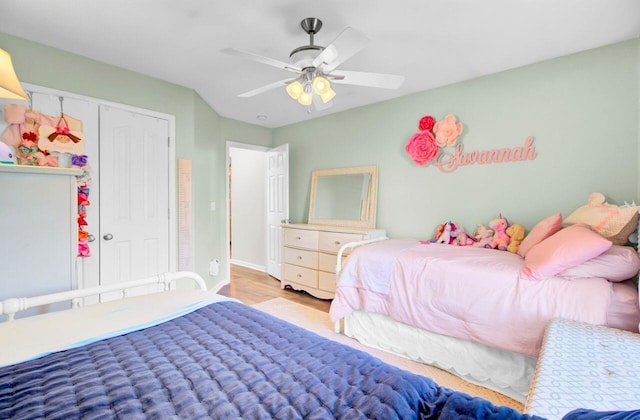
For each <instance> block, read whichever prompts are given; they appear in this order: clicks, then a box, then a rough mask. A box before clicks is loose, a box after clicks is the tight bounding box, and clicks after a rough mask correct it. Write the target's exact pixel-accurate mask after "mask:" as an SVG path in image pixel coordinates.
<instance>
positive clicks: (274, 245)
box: [226, 141, 289, 279]
mask: <svg viewBox="0 0 640 420" xmlns="http://www.w3.org/2000/svg"><path fill="white" fill-rule="evenodd" d="M226 149H227V151H226V157H227V160H226V163H227V164H226V181H227V182H226V209H227V215H228V217H227V229H226V234H227V235H226V237H227V245H228V246H227V272H228V273H229V275H230V276H231V264H234V265H239V266H243V267H247V268H251V269H254V270H258V271H262V272H266V273H268V274H269V275H270V276H272V277H275V278H276V279H280V278H281V266H282V261H281V249H282V245H281V237H282V228H281V225H282V223H288V220H289V145H288V144H283V145H280V146H278V147H275V148H272V149H270V148H267V147H262V146H255V145H250V144H244V143H236V142H230V141H228V142H227V148H226ZM232 249H233V251H232ZM230 279H231V277H230Z"/></svg>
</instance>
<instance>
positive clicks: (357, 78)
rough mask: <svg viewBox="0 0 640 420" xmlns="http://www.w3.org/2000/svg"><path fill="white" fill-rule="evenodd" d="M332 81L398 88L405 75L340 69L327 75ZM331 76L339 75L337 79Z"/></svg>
mask: <svg viewBox="0 0 640 420" xmlns="http://www.w3.org/2000/svg"><path fill="white" fill-rule="evenodd" d="M327 76H328V77H329V79H330V80H331V81H332V83H340V84H345V85H356V86H369V87H375V88H382V89H398V88H399V87H400V86H402V83H404V76H398V75H395V74H382V73H369V72H362V71H346V70H340V71H336V72H333V73H331V74H329V75H327ZM331 76H337V77H336V78H335V79H334V78H332V77H331Z"/></svg>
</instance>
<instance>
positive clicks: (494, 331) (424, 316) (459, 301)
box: [330, 239, 639, 357]
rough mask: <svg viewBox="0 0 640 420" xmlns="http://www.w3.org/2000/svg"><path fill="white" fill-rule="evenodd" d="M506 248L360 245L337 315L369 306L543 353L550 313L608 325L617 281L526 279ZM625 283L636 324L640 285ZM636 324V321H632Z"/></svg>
mask: <svg viewBox="0 0 640 420" xmlns="http://www.w3.org/2000/svg"><path fill="white" fill-rule="evenodd" d="M523 265H524V259H523V258H521V257H520V256H518V255H516V254H512V253H510V252H506V251H497V250H492V249H484V248H473V247H457V246H451V245H443V244H426V245H424V244H420V243H419V242H418V241H415V240H393V239H392V240H387V241H382V242H377V243H373V244H369V245H366V246H362V247H360V248H357V249H356V250H355V251H354V252H353V254H352V255H351V256H350V257H349V260H348V261H347V263H346V265H345V267H344V270H343V271H342V274H341V277H340V281H339V283H338V290H337V291H336V295H335V298H334V300H333V303H332V304H331V310H330V316H331V319H332V320H333V321H336V320H338V319H340V318H343V317H345V316H346V315H348V314H349V313H351V312H352V311H355V310H359V309H363V310H366V311H369V312H376V313H380V314H383V315H387V316H389V317H391V318H393V319H395V320H396V321H400V322H403V323H405V324H409V325H413V326H416V327H418V328H421V329H424V330H427V331H431V332H434V333H438V334H444V335H448V336H452V337H457V338H461V339H465V340H469V341H474V342H478V343H483V344H486V345H489V346H492V347H496V348H500V349H504V350H509V351H513V352H516V353H521V354H525V355H529V356H533V357H537V356H538V353H539V351H540V346H541V343H542V337H543V334H544V328H545V326H546V324H547V322H548V321H550V320H551V319H552V318H567V319H572V320H576V321H583V322H587V323H591V324H597V325H607V312H608V310H609V306H610V303H611V301H612V300H615V299H612V294H613V284H612V283H611V282H609V281H607V280H605V279H601V278H584V279H576V280H571V279H566V278H561V277H553V278H549V279H546V280H544V281H530V280H521V279H520V278H519V273H520V269H521V268H522V266H523ZM616 286H618V287H621V286H624V293H626V295H627V296H626V298H625V299H627V300H629V299H632V300H633V299H635V300H633V301H632V302H631V305H627V306H630V307H631V308H634V307H635V309H631V311H635V314H632V317H634V320H633V321H632V322H635V325H636V328H637V320H638V316H639V315H638V309H637V306H638V304H637V302H638V301H637V290H634V289H633V287H631V286H628V285H621V284H616ZM630 325H633V324H632V323H631V324H630Z"/></svg>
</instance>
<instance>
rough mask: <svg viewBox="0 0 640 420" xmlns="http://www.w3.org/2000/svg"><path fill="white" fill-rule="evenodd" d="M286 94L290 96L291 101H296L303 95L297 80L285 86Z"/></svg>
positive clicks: (300, 84) (302, 89) (302, 88)
mask: <svg viewBox="0 0 640 420" xmlns="http://www.w3.org/2000/svg"><path fill="white" fill-rule="evenodd" d="M287 93H288V94H289V96H291V99H298V98H300V95H302V94H303V93H304V87H302V83H300V82H299V81H298V80H294V81H293V82H291V83H289V84H288V85H287Z"/></svg>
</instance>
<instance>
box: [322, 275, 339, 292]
mask: <svg viewBox="0 0 640 420" xmlns="http://www.w3.org/2000/svg"><path fill="white" fill-rule="evenodd" d="M318 289H321V290H326V291H327V292H332V293H335V292H336V275H335V274H334V273H325V272H324V271H321V272H319V273H318Z"/></svg>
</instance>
